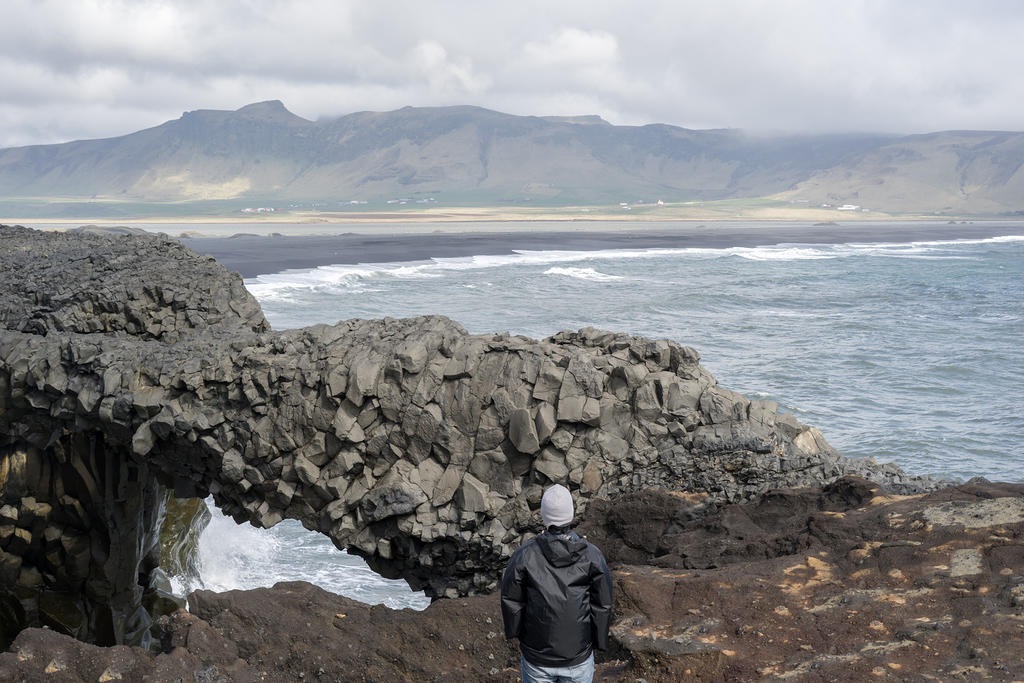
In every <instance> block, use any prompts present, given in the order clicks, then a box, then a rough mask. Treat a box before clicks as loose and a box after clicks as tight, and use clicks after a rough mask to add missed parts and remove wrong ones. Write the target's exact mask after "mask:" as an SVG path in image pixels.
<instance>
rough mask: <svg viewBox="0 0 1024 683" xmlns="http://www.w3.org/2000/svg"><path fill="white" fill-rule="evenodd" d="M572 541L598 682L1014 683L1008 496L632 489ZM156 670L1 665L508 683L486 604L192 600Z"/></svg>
mask: <svg viewBox="0 0 1024 683" xmlns="http://www.w3.org/2000/svg"><path fill="white" fill-rule="evenodd" d="M580 531H581V532H582V533H585V534H587V536H588V537H589V538H590V540H592V541H594V542H596V543H597V544H599V545H600V546H602V547H603V548H604V550H605V553H606V554H607V556H608V559H609V560H610V562H611V563H612V566H613V569H614V577H615V612H616V616H615V621H614V626H613V629H612V633H613V637H612V647H611V649H610V651H609V652H607V653H605V654H604V657H602V658H599V666H598V678H599V680H603V681H630V682H633V681H637V680H645V681H651V682H653V681H680V680H706V681H744V680H757V679H767V680H795V681H807V680H821V681H864V680H894V681H895V680H900V681H903V680H913V681H919V680H920V681H923V680H939V681H948V680H1021V679H1022V678H1024V661H1022V659H1024V658H1022V655H1021V643H1022V642H1024V485H1021V484H1013V485H1011V484H993V483H989V482H985V481H975V482H970V483H968V484H965V485H962V486H957V487H952V488H947V489H943V490H940V491H936V492H933V493H929V494H927V495H916V496H893V495H886V494H884V493H882V492H881V491H880V490H879V488H878V486H877V485H874V484H871V483H870V482H868V481H866V480H863V479H860V478H857V477H847V478H844V479H841V480H839V481H837V482H835V483H833V484H831V485H829V486H826V487H824V488H807V489H782V490H778V491H774V492H772V493H770V494H768V495H766V496H764V497H762V498H760V499H759V500H757V501H754V502H751V503H748V504H742V505H725V506H719V505H716V504H714V503H712V502H709V501H708V499H707V498H706V497H704V496H699V495H692V494H681V493H678V492H670V491H645V492H639V493H632V494H627V495H625V496H622V497H620V498H618V499H616V500H614V501H595V502H594V503H593V504H591V506H590V508H589V510H588V512H587V515H586V518H585V519H584V520H583V522H582V523H581V525H580ZM190 604H191V610H192V611H191V613H188V612H185V611H184V610H182V611H179V612H176V613H175V614H173V615H171V616H169V617H162V618H161V619H160V621H159V622H158V631H159V632H160V634H161V637H160V642H161V648H162V649H161V653H160V654H153V653H150V652H147V651H145V650H143V649H141V648H130V647H125V646H117V647H110V648H103V647H97V646H93V645H87V644H85V643H82V642H79V641H76V640H73V639H71V638H69V637H67V636H62V635H59V634H57V633H54V632H53V631H49V630H43V629H29V630H26V631H24V632H22V634H21V635H19V636H18V638H17V640H15V642H14V644H13V646H12V647H11V649H10V651H9V652H7V653H4V654H0V679H3V680H25V681H35V680H41V681H48V680H69V681H78V680H81V681H97V680H99V681H109V680H126V681H127V680H154V681H164V680H174V679H179V680H206V681H214V680H228V681H259V680H266V681H280V680H311V681H482V680H490V681H515V680H518V678H517V677H518V673H517V668H516V667H517V661H518V654H517V650H516V648H515V646H514V645H511V644H509V643H507V642H505V640H504V638H503V636H502V635H501V634H502V629H501V617H500V615H499V609H498V599H497V597H496V596H473V597H469V598H461V599H452V600H446V599H443V600H438V601H436V602H434V603H433V604H432V605H431V606H430V607H429V608H427V609H426V610H425V611H423V612H414V611H412V610H401V611H396V610H391V609H388V608H386V607H381V606H378V607H370V606H367V605H364V604H362V603H358V602H355V601H352V600H349V599H347V598H343V597H340V596H337V595H333V594H331V593H327V592H325V591H323V590H321V589H319V588H317V587H315V586H312V585H310V584H307V583H282V584H278V585H276V586H274V587H273V588H269V589H259V590H252V591H230V592H227V593H221V594H217V593H212V592H208V591H197V592H196V593H193V594H192V595H191V597H190Z"/></svg>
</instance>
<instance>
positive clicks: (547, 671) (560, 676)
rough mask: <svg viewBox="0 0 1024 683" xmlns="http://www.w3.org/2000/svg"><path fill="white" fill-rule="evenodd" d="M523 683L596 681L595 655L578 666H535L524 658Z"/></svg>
mask: <svg viewBox="0 0 1024 683" xmlns="http://www.w3.org/2000/svg"><path fill="white" fill-rule="evenodd" d="M522 662H523V683H590V682H591V681H592V680H594V653H593V652H591V653H590V656H589V657H587V658H586V660H584V661H582V662H580V663H579V664H577V665H576V666H535V665H533V664H530V663H529V662H528V661H526V657H522Z"/></svg>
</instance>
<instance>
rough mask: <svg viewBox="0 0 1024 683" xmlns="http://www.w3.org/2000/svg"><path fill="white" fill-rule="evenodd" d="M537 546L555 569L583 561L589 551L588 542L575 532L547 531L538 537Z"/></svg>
mask: <svg viewBox="0 0 1024 683" xmlns="http://www.w3.org/2000/svg"><path fill="white" fill-rule="evenodd" d="M537 545H539V546H540V550H541V552H542V553H544V559H546V560H547V561H548V563H549V564H551V565H552V566H555V567H568V566H569V565H570V564H573V563H575V562H577V561H579V560H580V559H582V558H583V555H584V554H585V553H586V550H587V542H586V540H584V539H582V538H580V537H579V535H577V534H576V532H575V531H555V532H552V531H545V532H544V533H542V534H541V535H540V536H538V537H537Z"/></svg>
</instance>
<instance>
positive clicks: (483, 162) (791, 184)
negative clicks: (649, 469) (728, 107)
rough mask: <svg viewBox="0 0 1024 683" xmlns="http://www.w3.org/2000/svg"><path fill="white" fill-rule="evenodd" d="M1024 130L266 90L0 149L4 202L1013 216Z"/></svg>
mask: <svg viewBox="0 0 1024 683" xmlns="http://www.w3.org/2000/svg"><path fill="white" fill-rule="evenodd" d="M1022 164H1024V134H1022V133H1011V132H958V131H954V132H943V133H933V134H929V135H913V136H905V137H899V136H891V135H890V136H886V135H863V134H857V135H779V136H755V135H749V134H746V133H744V132H743V131H738V130H689V129H685V128H679V127H676V126H670V125H664V124H651V125H646V126H617V125H612V124H610V123H608V122H607V121H604V120H603V119H601V118H600V117H597V116H592V115H591V116H575V117H566V116H546V117H536V116H514V115H510V114H503V113H500V112H495V111H491V110H487V109H482V108H479V107H472V106H455V107H421V108H414V107H405V108H403V109H399V110H396V111H391V112H358V113H354V114H349V115H347V116H342V117H339V118H335V119H329V120H320V121H308V120H306V119H303V118H301V117H299V116H296V115H295V114H293V113H291V112H290V111H288V110H287V109H286V108H285V106H284V105H283V104H282V103H281V102H279V101H276V100H272V101H268V102H259V103H255V104H250V105H248V106H245V107H242V108H241V109H238V110H236V111H219V110H198V111H191V112H186V113H185V114H183V115H182V116H181V118H178V119H175V120H172V121H168V122H166V123H164V124H162V125H159V126H156V127H153V128H148V129H145V130H141V131H138V132H135V133H131V134H129V135H124V136H121V137H114V138H107V139H102V140H83V141H77V142H69V143H64V144H59V145H34V146H29V147H16V148H9V149H3V150H0V197H2V198H6V199H11V198H46V197H60V198H97V199H131V200H138V201H197V200H226V199H248V198H251V199H252V200H253V201H254V202H255V201H257V200H260V201H266V202H272V201H289V200H291V201H309V200H325V201H334V200H371V199H383V198H389V197H399V196H410V197H419V196H426V195H439V196H442V197H444V198H447V199H450V200H453V201H471V202H480V203H488V202H490V203H495V204H500V203H505V202H520V201H525V200H528V199H534V200H545V201H550V202H555V203H565V204H572V203H591V204H608V203H617V202H618V201H620V200H621V201H627V200H634V199H637V198H644V199H648V200H654V199H664V200H665V201H676V202H678V201H701V200H718V199H742V198H765V197H772V198H778V199H790V200H793V201H802V202H808V203H814V204H817V203H831V204H844V203H848V204H853V205H864V206H868V207H871V208H872V209H876V210H881V211H890V212H912V211H913V212H962V213H975V214H1007V213H1013V212H1019V211H1022V210H1024V171H1022V170H1021V169H1022Z"/></svg>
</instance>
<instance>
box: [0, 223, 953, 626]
mask: <svg viewBox="0 0 1024 683" xmlns="http://www.w3.org/2000/svg"><path fill="white" fill-rule="evenodd" d="M40 253H46V254H47V255H48V256H47V257H46V258H45V259H40V258H34V257H33V256H32V255H34V254H40ZM698 361H699V356H698V355H697V353H696V352H695V351H693V350H692V349H689V348H687V347H682V346H679V345H678V344H675V343H674V342H670V341H664V340H648V339H644V338H639V337H631V336H629V335H624V334H617V333H611V332H603V331H599V330H594V329H592V328H586V329H584V330H580V331H579V332H561V333H559V334H557V335H554V336H553V337H551V338H549V339H546V340H542V341H535V340H531V339H527V338H525V337H513V336H510V335H470V334H468V333H467V332H466V331H465V330H464V329H463V328H462V327H460V326H459V325H458V324H457V323H455V322H452V321H451V320H448V319H446V318H443V317H440V316H427V317H421V318H411V319H405V320H395V319H384V320H348V321H343V322H340V323H338V324H336V325H316V326H313V327H310V328H306V329H302V330H290V331H283V332H272V331H270V330H269V329H268V326H267V324H266V321H265V319H264V318H263V316H262V313H261V312H260V310H259V306H258V304H257V303H256V302H255V300H254V299H253V298H252V297H251V296H250V295H249V294H248V293H247V292H246V291H245V289H244V287H242V285H241V280H240V279H239V278H238V276H237V275H235V274H231V273H228V272H227V271H225V270H224V269H223V268H221V267H220V266H218V265H217V264H216V263H214V262H212V261H211V260H210V259H207V258H204V257H200V256H197V255H195V254H193V253H192V252H189V251H188V250H185V249H183V248H182V247H181V246H180V245H178V244H177V243H174V242H171V241H169V240H167V239H166V238H164V237H161V236H148V235H119V236H104V235H68V234H60V233H42V232H35V231H31V230H25V229H22V228H9V227H0V505H5V506H9V507H11V508H15V509H16V511H17V516H16V518H14V517H12V515H14V512H12V511H10V510H8V511H7V512H4V513H0V514H3V515H5V517H4V519H0V549H2V550H3V551H4V552H6V553H7V554H8V555H11V556H14V557H18V558H20V560H21V562H22V564H21V566H20V567H19V569H18V578H17V579H16V580H15V583H21V584H22V586H23V587H29V588H31V590H32V591H35V592H36V594H37V595H38V594H39V593H40V592H41V593H47V592H48V591H58V592H59V591H72V592H74V594H75V595H80V596H82V597H81V602H80V603H79V605H80V607H81V610H82V612H83V614H85V627H84V633H85V634H86V635H85V636H84V637H86V638H90V639H94V640H97V641H100V642H110V643H114V642H116V643H141V642H143V641H144V640H145V638H146V636H145V633H146V632H147V629H148V626H149V621H150V619H149V616H148V614H147V613H146V611H145V610H144V609H143V608H142V606H141V602H140V600H141V597H140V596H141V594H142V593H143V592H145V591H146V590H148V587H149V586H150V584H151V581H150V578H151V575H152V574H153V572H154V570H155V569H156V567H157V565H158V563H159V552H158V542H157V541H158V527H159V520H160V518H161V515H162V508H161V505H162V500H163V492H164V490H167V489H169V490H172V491H174V494H175V495H176V496H178V497H183V498H189V497H205V496H207V495H211V494H212V496H213V498H214V501H215V502H216V504H217V505H218V506H219V507H221V508H222V509H223V510H224V512H225V513H227V514H229V515H231V516H232V517H233V518H234V519H235V520H236V521H239V522H243V521H249V522H250V523H253V524H255V525H258V526H263V527H270V526H273V525H274V524H276V523H278V522H280V521H281V520H282V519H284V518H294V519H298V520H300V521H301V522H302V523H303V524H304V525H306V526H307V527H309V528H311V529H317V530H319V531H321V532H322V533H324V534H326V535H328V536H329V537H330V538H331V539H332V540H333V542H334V543H335V544H336V545H338V546H339V547H348V548H351V549H353V550H354V551H356V552H359V553H360V554H362V555H364V556H365V557H366V558H367V560H368V561H369V562H370V564H371V566H373V567H375V568H377V569H378V570H380V571H381V572H382V573H385V574H386V575H388V576H394V577H403V578H405V579H407V580H408V581H409V582H410V584H411V585H413V586H415V587H422V588H423V589H425V590H426V591H427V592H428V593H429V594H430V595H433V596H442V595H465V594H470V593H474V592H481V591H482V592H486V591H489V590H492V589H493V588H494V586H495V585H496V581H497V578H498V576H499V574H500V572H501V571H502V569H503V568H504V565H505V563H506V562H507V559H508V556H509V554H510V553H511V552H512V551H513V550H514V549H515V547H516V546H517V545H518V544H519V543H521V542H522V540H523V539H525V538H528V537H529V535H531V534H533V533H536V532H537V531H538V530H539V527H540V520H539V514H538V512H537V507H538V504H539V498H540V492H541V490H542V488H543V485H545V484H547V483H548V482H551V481H557V482H560V483H565V484H566V485H567V486H569V487H570V489H571V490H572V491H573V494H574V497H575V498H576V500H577V506H578V510H579V511H580V512H581V513H582V512H584V511H585V510H586V508H587V506H588V505H589V504H590V503H591V501H592V500H594V499H595V498H596V497H597V496H603V497H608V496H615V495H618V494H621V493H624V492H628V491H633V490H641V489H647V488H650V487H668V488H671V489H676V490H697V491H705V492H708V493H709V494H710V495H712V496H713V497H714V498H715V499H716V500H718V501H720V502H732V501H740V500H746V499H750V498H752V497H754V496H756V495H758V494H760V493H763V492H765V491H767V490H769V489H771V488H775V487H778V486H788V485H802V484H811V483H819V482H822V481H830V480H833V479H835V478H837V477H839V476H841V475H842V474H844V473H847V472H857V473H862V474H866V475H868V476H874V477H877V478H878V479H880V480H881V481H883V482H886V483H891V484H894V485H897V486H902V487H904V488H908V487H915V486H916V487H924V488H927V487H928V486H929V485H930V484H933V483H934V482H929V481H928V480H926V479H921V480H916V481H915V480H913V479H911V478H908V477H906V475H904V474H903V473H902V472H900V471H899V470H898V468H894V467H891V466H886V465H877V464H876V463H874V462H873V461H848V460H846V459H845V458H843V457H842V456H841V455H840V454H838V453H836V452H835V451H834V449H832V448H831V447H830V446H829V445H828V443H827V442H826V441H825V439H824V437H822V436H821V434H820V432H818V431H817V430H814V429H812V428H808V427H806V426H804V425H801V424H800V423H799V422H798V421H796V420H795V419H794V418H792V417H791V416H775V415H774V412H773V411H774V410H775V408H774V406H772V405H771V404H762V403H760V402H753V403H751V402H750V401H748V400H747V399H746V398H744V397H742V396H739V395H738V394H735V393H733V392H729V391H727V390H725V389H722V388H720V387H718V386H717V385H716V383H715V381H714V378H712V377H711V375H710V374H709V373H707V371H706V370H704V369H703V368H702V367H701V366H700V365H699V363H698ZM29 500H31V503H29V502H28V501H29ZM115 500H116V501H117V503H116V505H111V503H110V501H115ZM0 509H2V510H6V508H0ZM8 527H10V531H8ZM110 528H116V529H118V534H117V535H116V536H115V537H113V538H111V537H110V536H109V535H108V534H107V533H106V530H107V529H110ZM47 529H55V530H56V529H60V530H61V531H60V534H59V535H57V536H54V534H55V533H56V532H55V531H51V532H49V536H48V535H47ZM499 535H500V537H501V539H500V541H498V542H495V539H496V538H497V536H499ZM78 539H84V540H78ZM10 589H11V587H10V585H7V587H6V590H8V591H9V590H10ZM2 590H3V589H0V592H2ZM29 602H30V603H32V600H29ZM33 604H34V603H33ZM19 623H21V624H22V625H30V624H34V623H38V620H37V619H36V618H35V617H33V616H26V617H24V618H23V619H21V621H20V622H19Z"/></svg>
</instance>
